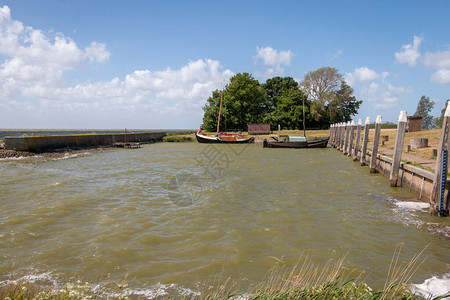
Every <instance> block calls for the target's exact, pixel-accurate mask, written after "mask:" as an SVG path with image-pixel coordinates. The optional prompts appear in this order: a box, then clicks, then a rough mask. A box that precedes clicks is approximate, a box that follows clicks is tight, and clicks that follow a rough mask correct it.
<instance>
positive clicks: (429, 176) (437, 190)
mask: <svg viewBox="0 0 450 300" xmlns="http://www.w3.org/2000/svg"><path fill="white" fill-rule="evenodd" d="M406 124H407V116H406V112H405V111H401V112H400V116H399V119H398V125H397V133H396V138H395V148H394V155H393V157H392V158H391V157H388V156H385V155H381V154H378V145H379V140H380V133H381V116H380V115H379V116H377V119H376V121H375V133H374V136H373V143H372V149H371V150H369V149H367V147H368V141H369V130H370V129H369V125H370V118H369V117H367V118H366V122H365V125H364V126H362V120H359V121H358V125H355V123H354V122H353V121H352V122H347V123H337V124H332V125H331V127H330V141H329V143H330V145H331V146H333V147H335V148H336V149H338V150H339V151H341V152H343V153H344V154H345V155H348V156H351V157H353V160H354V161H359V162H360V164H361V166H365V165H368V166H369V171H370V172H371V173H380V174H383V175H384V176H387V177H389V182H390V185H391V186H392V187H396V186H401V187H405V188H408V189H409V190H410V191H412V192H415V193H417V195H418V199H420V200H422V199H429V201H430V213H431V214H434V215H439V216H448V215H449V213H448V212H449V202H450V201H449V198H450V193H449V190H450V181H449V180H447V166H448V160H447V155H448V150H449V148H450V143H449V141H448V139H449V137H450V135H449V133H450V106H448V107H447V109H446V112H445V117H444V124H443V127H442V133H441V141H440V146H439V150H438V156H437V161H436V171H435V173H432V172H429V171H426V170H423V169H421V168H418V167H415V166H412V165H409V164H406V163H404V162H402V161H401V157H402V149H403V143H404V138H405V131H406ZM361 139H362V141H361ZM361 142H362V144H361V146H360V143H361Z"/></svg>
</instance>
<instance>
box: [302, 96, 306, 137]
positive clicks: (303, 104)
mask: <svg viewBox="0 0 450 300" xmlns="http://www.w3.org/2000/svg"><path fill="white" fill-rule="evenodd" d="M302 106H303V136H304V137H305V138H306V128H305V127H306V125H305V124H306V121H305V97H302Z"/></svg>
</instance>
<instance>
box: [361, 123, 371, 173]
mask: <svg viewBox="0 0 450 300" xmlns="http://www.w3.org/2000/svg"><path fill="white" fill-rule="evenodd" d="M369 126H370V117H366V123H365V124H364V137H363V143H362V149H361V166H365V165H366V153H367V143H368V142H369Z"/></svg>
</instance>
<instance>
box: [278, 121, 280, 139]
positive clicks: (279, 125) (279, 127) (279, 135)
mask: <svg viewBox="0 0 450 300" xmlns="http://www.w3.org/2000/svg"><path fill="white" fill-rule="evenodd" d="M280 139H281V126H280V124H278V141H280Z"/></svg>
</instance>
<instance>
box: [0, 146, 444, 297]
mask: <svg viewBox="0 0 450 300" xmlns="http://www.w3.org/2000/svg"><path fill="white" fill-rule="evenodd" d="M0 174H1V175H0V176H1V181H0V205H1V209H0V276H2V277H3V278H6V277H7V276H8V275H10V274H14V275H15V276H16V277H20V276H25V275H29V274H35V275H39V274H47V275H48V276H50V277H53V278H64V280H72V279H81V280H83V281H90V282H92V281H94V282H99V283H102V282H105V281H107V280H118V281H119V280H121V279H123V278H125V277H126V278H127V281H128V282H129V284H130V285H131V286H132V287H134V288H140V287H144V286H146V287H148V288H150V287H152V286H154V285H155V284H157V283H162V284H171V283H174V284H176V285H177V286H179V287H185V288H189V289H192V290H195V289H196V288H197V287H196V283H197V282H205V281H208V280H211V278H215V277H216V276H219V277H223V278H225V279H226V278H227V277H232V278H234V279H236V280H239V281H240V282H244V284H247V283H248V284H252V283H255V282H258V281H260V280H261V279H262V278H263V277H264V276H265V275H266V274H267V271H268V270H269V269H270V268H271V267H272V266H274V264H275V263H276V262H277V261H278V260H281V261H283V262H284V263H286V265H288V266H293V265H294V264H295V263H296V262H297V261H298V259H299V257H300V256H301V254H302V253H304V252H307V253H308V254H309V259H310V260H311V261H313V262H316V263H325V262H327V261H328V260H329V259H330V258H340V257H342V256H343V255H345V254H346V253H347V252H349V254H348V258H347V262H348V264H347V266H348V267H349V268H357V269H358V270H365V271H366V272H367V281H368V282H369V283H371V284H372V285H374V286H375V287H380V286H382V285H383V284H384V279H385V276H386V273H387V271H388V268H389V262H390V260H391V257H392V255H393V253H394V249H395V247H396V245H397V244H398V243H404V247H403V251H402V255H401V259H402V260H403V261H409V260H410V259H411V258H412V256H413V255H415V254H417V253H419V252H420V251H421V250H422V249H423V248H424V247H425V246H427V245H429V246H428V248H427V249H426V251H425V253H424V254H423V258H426V259H427V261H426V263H424V264H423V265H422V266H421V268H420V269H419V270H418V271H417V272H416V275H415V276H414V277H413V282H422V281H423V280H424V279H426V278H429V277H431V276H433V275H441V274H445V273H448V272H449V271H450V254H449V253H450V243H449V237H448V228H449V224H450V223H449V221H448V219H439V218H436V217H430V216H429V215H428V213H427V211H426V210H408V209H402V208H399V207H398V205H396V203H397V200H407V201H411V200H410V199H412V198H414V195H412V194H410V193H409V192H407V191H406V190H405V189H401V188H396V189H394V188H390V187H389V184H388V179H387V178H385V177H382V176H381V175H373V174H372V175H371V174H369V171H368V168H367V167H360V166H359V165H358V164H357V163H353V162H352V161H351V159H350V158H348V157H344V156H343V155H342V154H341V153H340V152H338V151H336V150H335V149H315V150H306V149H300V150H298V149H297V150H296V149H263V148H262V147H261V145H260V144H253V145H233V146H228V145H203V144H197V143H187V144H186V143H183V144H172V143H158V144H153V145H146V146H144V147H143V148H141V149H136V150H114V151H107V152H103V153H97V154H83V155H78V156H70V155H69V156H67V157H65V158H64V159H44V158H31V159H20V160H9V161H0Z"/></svg>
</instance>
